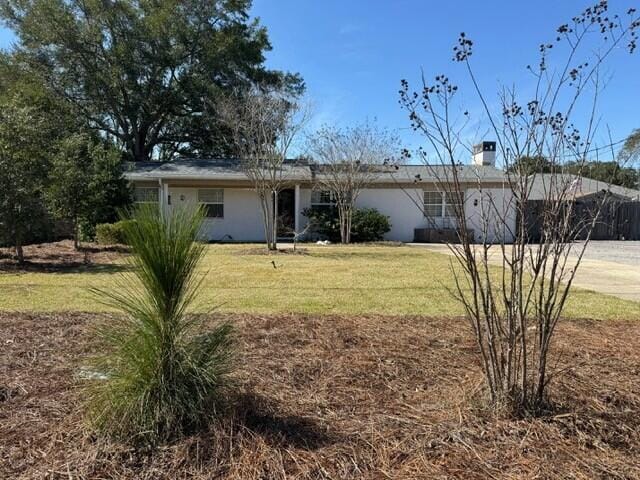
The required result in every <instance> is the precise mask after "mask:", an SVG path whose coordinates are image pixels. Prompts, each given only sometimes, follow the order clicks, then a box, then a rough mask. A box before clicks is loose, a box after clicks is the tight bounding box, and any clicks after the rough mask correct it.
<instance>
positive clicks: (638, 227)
mask: <svg viewBox="0 0 640 480" xmlns="http://www.w3.org/2000/svg"><path fill="white" fill-rule="evenodd" d="M597 209H598V203H597V202H596V201H589V200H587V201H578V202H576V203H575V205H574V206H573V215H572V222H573V224H574V226H579V225H584V224H586V223H588V222H589V221H590V219H591V218H593V215H594V212H596V211H597ZM543 211H544V200H529V202H527V209H526V213H525V219H526V222H527V223H526V225H527V229H528V232H529V241H530V242H539V241H540V238H541V236H542V235H541V228H542V220H541V215H542V213H543ZM518 221H521V219H520V218H519V219H518ZM585 236H586V231H585V232H583V234H582V235H579V239H580V238H584V237H585ZM591 239H592V240H640V202H619V201H609V202H606V203H605V204H604V205H603V206H602V210H601V211H600V215H599V216H598V219H597V221H596V224H595V227H594V229H593V232H592V233H591Z"/></svg>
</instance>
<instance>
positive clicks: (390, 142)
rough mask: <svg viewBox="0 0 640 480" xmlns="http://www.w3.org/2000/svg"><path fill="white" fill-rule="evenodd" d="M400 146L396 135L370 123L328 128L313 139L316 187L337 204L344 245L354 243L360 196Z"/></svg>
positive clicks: (313, 136)
mask: <svg viewBox="0 0 640 480" xmlns="http://www.w3.org/2000/svg"><path fill="white" fill-rule="evenodd" d="M397 145H398V139H397V138H396V136H394V135H393V134H391V133H390V132H389V131H387V130H383V129H380V128H377V127H376V126H375V125H373V124H370V123H365V124H362V125H359V126H356V127H352V128H346V129H340V128H338V127H330V126H325V127H323V128H321V129H320V130H319V131H318V132H316V133H315V134H314V135H312V136H311V137H310V139H309V149H310V152H311V155H312V157H313V159H314V161H315V162H316V164H315V165H314V182H315V188H317V189H318V190H323V191H328V192H330V194H331V197H332V201H333V202H335V205H336V207H337V209H338V216H339V220H340V239H341V241H342V243H349V242H350V241H351V219H352V216H353V211H354V209H355V204H356V200H357V199H358V196H359V195H360V193H361V192H362V190H363V189H364V188H366V187H367V186H369V185H370V184H371V183H372V182H373V181H375V179H376V178H377V177H378V175H380V172H381V170H380V167H381V166H382V165H384V164H385V163H387V162H388V161H389V159H390V158H391V157H392V156H393V155H394V153H395V151H396V148H397Z"/></svg>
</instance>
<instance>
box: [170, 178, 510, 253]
mask: <svg viewBox="0 0 640 480" xmlns="http://www.w3.org/2000/svg"><path fill="white" fill-rule="evenodd" d="M203 188H216V187H203ZM422 191H423V189H422V188H419V189H407V190H402V189H400V188H372V189H365V190H363V191H362V192H361V193H360V195H359V197H358V199H357V201H356V206H357V207H359V208H364V207H367V208H375V209H376V210H378V211H379V212H380V213H382V214H383V215H386V216H388V217H389V221H390V222H391V230H390V231H389V232H388V233H387V234H385V240H390V241H399V242H412V241H413V238H414V229H415V228H425V227H427V228H428V227H432V225H431V224H430V223H429V222H428V221H427V219H425V218H424V216H423V214H422V210H421V208H420V205H421V202H422ZM168 194H169V195H170V196H171V206H169V207H168V208H172V207H173V206H175V205H178V204H180V203H187V202H194V203H195V202H197V194H198V188H195V187H171V186H170V187H169V188H168ZM490 198H491V199H493V200H490ZM481 199H482V201H481ZM164 200H165V201H166V199H164ZM512 203H513V202H512V196H511V192H510V190H508V189H501V188H493V189H483V190H482V191H481V190H479V189H467V190H466V191H465V215H466V218H467V224H468V226H469V228H471V229H473V230H474V234H475V238H476V241H482V240H483V236H484V235H483V233H484V232H486V240H487V241H488V242H498V241H500V240H501V239H504V240H505V241H506V242H511V241H513V235H512V232H514V231H515V224H516V215H515V209H514V208H513V204H512ZM310 206H311V189H310V188H308V187H304V188H300V198H299V208H300V210H299V212H298V219H299V230H300V231H301V230H303V229H304V227H305V226H306V224H307V221H308V219H307V218H306V217H305V216H303V215H302V211H303V210H304V209H306V208H309V207H310ZM496 208H497V209H498V210H499V212H496V210H495V209H496ZM483 209H484V211H483ZM498 213H499V215H498ZM484 218H490V219H491V220H490V221H489V222H483V219H484ZM500 218H507V223H506V224H502V222H501V220H500ZM205 222H206V223H205V229H206V236H207V238H208V239H209V240H213V241H215V240H222V241H234V242H262V241H264V228H263V224H262V213H261V210H260V205H259V202H258V197H257V195H256V193H255V191H254V190H253V189H250V188H224V218H211V219H207V220H206V221H205ZM454 223H455V222H454ZM485 223H486V226H483V225H485ZM442 226H443V227H453V226H454V225H442Z"/></svg>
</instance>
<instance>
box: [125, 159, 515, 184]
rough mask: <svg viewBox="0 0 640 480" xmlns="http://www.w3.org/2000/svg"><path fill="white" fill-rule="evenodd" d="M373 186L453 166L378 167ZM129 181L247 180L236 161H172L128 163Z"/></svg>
mask: <svg viewBox="0 0 640 480" xmlns="http://www.w3.org/2000/svg"><path fill="white" fill-rule="evenodd" d="M377 168H378V172H376V175H375V176H376V178H375V180H374V183H396V182H401V183H414V182H416V183H418V182H424V181H426V182H429V181H432V182H433V181H436V180H438V179H441V180H444V179H447V178H450V177H451V175H452V171H451V167H444V166H430V165H398V166H393V165H389V166H383V165H381V166H379V167H377ZM457 168H458V177H459V179H460V180H461V181H465V182H475V181H483V182H502V181H504V179H505V175H504V173H503V172H502V170H498V169H497V168H494V167H487V166H475V165H461V166H459V167H457ZM283 169H284V170H285V171H284V172H283V175H284V176H286V177H287V178H289V179H291V180H299V181H305V180H311V179H312V178H313V176H314V175H316V176H317V175H322V173H321V171H319V170H318V169H317V168H314V166H312V165H308V164H306V163H305V162H299V161H287V162H286V163H285V164H284V165H283ZM125 177H126V178H128V179H129V180H138V181H141V180H157V179H167V180H172V179H173V180H175V179H185V180H187V179H188V180H193V179H202V180H238V181H242V180H247V177H246V175H245V174H244V172H243V170H242V166H241V164H240V162H239V161H238V160H234V159H198V160H194V159H188V160H187V159H185V160H176V161H173V162H136V163H129V164H128V165H127V168H126V171H125Z"/></svg>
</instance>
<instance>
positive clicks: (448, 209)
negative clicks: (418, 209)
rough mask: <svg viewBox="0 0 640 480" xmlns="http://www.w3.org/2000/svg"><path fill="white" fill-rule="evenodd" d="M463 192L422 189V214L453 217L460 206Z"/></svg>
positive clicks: (433, 216) (434, 216)
mask: <svg viewBox="0 0 640 480" xmlns="http://www.w3.org/2000/svg"><path fill="white" fill-rule="evenodd" d="M463 197H464V193H462V192H460V193H456V192H449V193H447V192H439V191H435V190H433V191H430V190H425V191H424V215H425V216H426V217H430V218H444V217H455V216H456V210H458V211H460V210H459V209H461V208H462V204H463Z"/></svg>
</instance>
